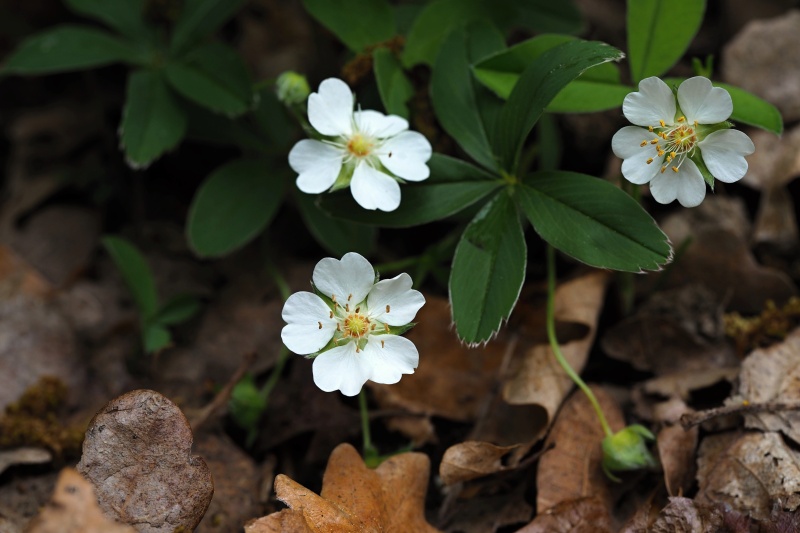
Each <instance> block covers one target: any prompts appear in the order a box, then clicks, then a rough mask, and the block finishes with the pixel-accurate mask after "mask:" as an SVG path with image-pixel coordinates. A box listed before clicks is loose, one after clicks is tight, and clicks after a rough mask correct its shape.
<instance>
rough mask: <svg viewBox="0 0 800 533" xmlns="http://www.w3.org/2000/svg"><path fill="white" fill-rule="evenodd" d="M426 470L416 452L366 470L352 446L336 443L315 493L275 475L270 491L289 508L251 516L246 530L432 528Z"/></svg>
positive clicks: (426, 532) (389, 531)
mask: <svg viewBox="0 0 800 533" xmlns="http://www.w3.org/2000/svg"><path fill="white" fill-rule="evenodd" d="M429 470H430V461H429V459H428V456H427V455H424V454H421V453H404V454H400V455H395V456H394V457H391V458H389V459H388V460H386V461H384V462H383V463H382V464H381V465H380V466H379V467H378V468H376V469H375V470H370V469H369V468H367V467H366V465H365V464H364V461H363V459H362V458H361V456H360V455H359V454H358V452H357V451H356V450H355V448H353V447H352V446H350V445H349V444H340V445H339V446H337V447H336V449H334V450H333V452H332V453H331V456H330V459H329V460H328V466H327V468H326V469H325V475H324V477H323V479H322V491H321V492H320V495H319V496H317V495H316V494H314V493H313V492H311V491H310V490H308V489H306V488H305V487H303V486H302V485H299V484H298V483H295V482H294V481H292V479H290V478H289V477H287V476H284V475H278V476H277V478H275V492H276V493H277V495H278V499H279V500H281V501H282V502H284V503H285V504H287V505H288V506H289V507H290V508H291V509H289V510H284V511H281V512H279V513H273V514H271V515H268V516H265V517H263V518H260V519H258V520H256V521H255V522H251V523H250V524H248V525H247V526H246V527H245V532H246V533H267V532H282V533H283V532H285V533H289V532H292V533H295V532H296V533H303V532H318V531H319V532H322V531H325V532H327V531H330V532H334V531H336V532H342V533H347V532H353V533H372V532H375V533H377V532H381V533H405V532H408V531H413V532H415V533H417V532H419V533H435V532H436V531H437V530H436V529H435V528H434V527H433V526H431V525H430V524H428V523H427V522H426V521H425V491H426V489H427V486H428V476H429ZM300 524H303V526H302V527H303V528H305V529H302V528H301V527H300Z"/></svg>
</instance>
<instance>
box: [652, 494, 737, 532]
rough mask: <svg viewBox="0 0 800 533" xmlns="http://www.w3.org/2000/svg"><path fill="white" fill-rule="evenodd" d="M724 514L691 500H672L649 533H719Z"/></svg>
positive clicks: (721, 528) (721, 529)
mask: <svg viewBox="0 0 800 533" xmlns="http://www.w3.org/2000/svg"><path fill="white" fill-rule="evenodd" d="M722 526H723V518H722V514H721V513H720V512H719V511H718V510H716V509H714V508H712V507H706V506H702V505H698V504H697V503H696V502H694V501H693V500H691V499H689V498H670V499H669V504H667V506H666V507H665V508H664V509H662V510H661V513H659V515H658V518H657V519H656V521H655V523H653V525H652V526H651V527H650V529H649V530H648V531H650V532H652V533H719V532H720V531H725V529H723V527H722Z"/></svg>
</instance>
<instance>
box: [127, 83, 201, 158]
mask: <svg viewBox="0 0 800 533" xmlns="http://www.w3.org/2000/svg"><path fill="white" fill-rule="evenodd" d="M120 130H121V132H120V134H121V137H122V138H121V141H122V147H123V149H124V150H125V156H126V159H127V161H128V164H129V165H130V166H132V167H133V168H143V167H146V166H147V165H149V164H150V163H152V162H153V161H154V160H155V159H157V158H158V157H160V156H161V155H162V154H163V153H164V152H167V151H168V150H171V149H172V148H174V147H175V146H177V144H178V143H179V142H180V141H181V139H183V136H184V134H185V133H186V114H185V113H184V111H183V109H182V108H181V107H180V105H179V104H178V102H176V101H175V98H174V97H173V96H172V93H171V92H170V90H169V88H168V87H167V83H166V81H165V80H164V77H163V73H162V72H161V71H155V70H137V71H134V72H132V73H131V74H130V76H128V93H127V95H126V100H125V107H124V109H123V110H122V125H121V127H120Z"/></svg>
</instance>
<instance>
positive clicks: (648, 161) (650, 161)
mask: <svg viewBox="0 0 800 533" xmlns="http://www.w3.org/2000/svg"><path fill="white" fill-rule="evenodd" d="M652 162H653V158H652V157H651V158H650V159H648V160H647V164H648V165H649V164H650V163H652Z"/></svg>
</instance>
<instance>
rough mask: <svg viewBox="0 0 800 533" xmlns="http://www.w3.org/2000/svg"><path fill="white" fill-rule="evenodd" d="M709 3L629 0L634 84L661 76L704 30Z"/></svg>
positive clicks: (674, 0)
mask: <svg viewBox="0 0 800 533" xmlns="http://www.w3.org/2000/svg"><path fill="white" fill-rule="evenodd" d="M705 10H706V0H628V19H627V27H628V58H629V61H630V66H631V77H632V78H633V81H634V83H638V82H639V81H641V80H643V79H644V78H647V77H649V76H661V75H662V74H664V73H665V72H666V71H668V70H669V69H670V68H672V66H673V65H674V64H675V63H676V62H677V61H678V60H679V59H680V58H681V57H682V56H683V54H684V53H685V52H686V49H687V48H689V44H690V43H691V42H692V39H694V36H695V35H696V34H697V30H699V29H700V24H701V23H702V22H703V15H704V14H705Z"/></svg>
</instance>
